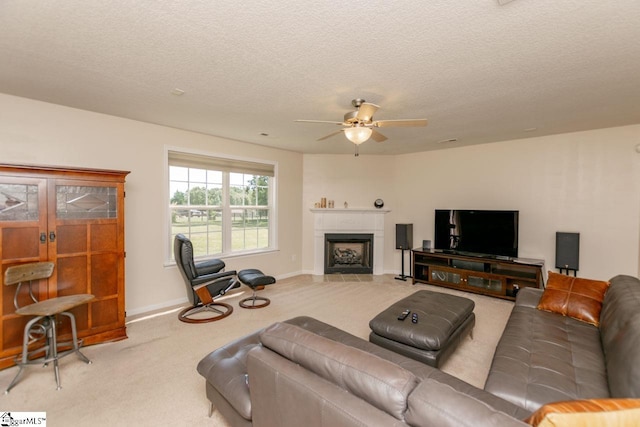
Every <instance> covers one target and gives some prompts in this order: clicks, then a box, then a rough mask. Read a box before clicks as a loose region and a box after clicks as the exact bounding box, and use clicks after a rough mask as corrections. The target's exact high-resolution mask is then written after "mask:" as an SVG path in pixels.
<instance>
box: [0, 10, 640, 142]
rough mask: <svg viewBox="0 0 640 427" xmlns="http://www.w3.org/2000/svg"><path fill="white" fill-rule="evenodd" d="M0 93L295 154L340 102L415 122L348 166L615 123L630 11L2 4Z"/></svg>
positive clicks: (631, 36)
mask: <svg viewBox="0 0 640 427" xmlns="http://www.w3.org/2000/svg"><path fill="white" fill-rule="evenodd" d="M503 3H504V2H503ZM175 88H179V89H181V90H184V91H185V93H184V95H182V96H176V95H173V94H171V91H172V90H173V89H175ZM0 92H4V93H7V94H12V95H18V96H23V97H27V98H33V99H38V100H42V101H47V102H53V103H56V104H62V105H67V106H71V107H75V108H81V109H85V110H91V111H97V112H101V113H106V114H111V115H115V116H121V117H128V118H132V119H135V120H141V121H145V122H151V123H158V124H163V125H167V126H172V127H176V128H181V129H188V130H193V131H197V132H202V133H205V134H211V135H217V136H222V137H225V138H231V139H235V140H241V141H247V142H252V143H256V144H263V145H270V146H274V147H279V148H283V149H287V150H294V151H300V152H306V153H351V152H353V145H352V144H351V143H349V142H348V141H347V140H346V139H345V138H344V137H343V136H342V135H338V136H335V137H333V138H330V139H328V140H325V141H319V142H318V141H316V140H317V139H318V138H320V137H322V136H324V135H326V134H328V133H330V132H333V131H335V130H337V129H338V127H337V126H333V125H324V124H303V123H295V122H294V120H296V119H316V120H329V121H340V120H342V117H343V115H344V113H346V112H348V111H351V110H353V108H352V106H351V100H352V99H353V98H364V99H366V100H367V101H368V102H373V103H376V104H379V105H380V106H381V108H380V110H378V112H377V113H376V115H375V119H378V120H380V119H402V118H427V119H429V125H428V126H427V127H426V128H391V129H389V128H385V129H381V131H382V133H384V134H385V135H386V136H387V137H388V138H389V140H388V141H386V142H384V143H376V142H374V141H368V142H366V143H365V144H363V145H362V146H361V148H360V152H361V154H386V153H410V152H417V151H426V150H433V149H440V148H444V147H451V146H459V145H470V144H479V143H485V142H492V141H500V140H508V139H517V138H526V137H531V136H539V135H548V134H555V133H562V132H571V131H577V130H587V129H594V128H602V127H610V126H619V125H627V124H633V123H640V1H639V0H618V1H615V2H614V1H603V0H561V1H558V0H515V1H511V2H507V3H506V4H504V5H500V2H498V1H497V0H429V1H423V0H403V1H400V0H398V1H394V2H391V1H383V0H352V1H346V2H345V1H338V0H325V1H322V2H301V1H293V0H272V1H265V0H261V1H258V0H255V1H251V0H248V1H246V2H239V1H214V0H200V1H198V0H191V1H188V0H182V1H175V0H136V1H131V0H109V1H104V0H58V1H50V0H49V1H44V0H2V1H1V2H0ZM530 128H536V129H537V130H535V131H532V132H525V129H530ZM261 133H266V134H268V136H263V135H261ZM450 138H457V139H458V142H455V143H451V144H439V143H438V141H441V140H445V139H450Z"/></svg>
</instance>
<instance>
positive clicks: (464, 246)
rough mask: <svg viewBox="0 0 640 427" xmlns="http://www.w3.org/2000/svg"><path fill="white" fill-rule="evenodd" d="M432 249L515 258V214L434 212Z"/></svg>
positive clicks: (512, 212) (491, 211)
mask: <svg viewBox="0 0 640 427" xmlns="http://www.w3.org/2000/svg"><path fill="white" fill-rule="evenodd" d="M434 248H435V249H441V250H447V251H453V252H460V253H464V252H470V253H473V254H478V255H497V256H507V257H517V256H518V211H494V210H449V209H436V217H435V236H434Z"/></svg>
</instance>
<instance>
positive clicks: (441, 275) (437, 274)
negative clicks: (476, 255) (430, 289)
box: [431, 270, 462, 285]
mask: <svg viewBox="0 0 640 427" xmlns="http://www.w3.org/2000/svg"><path fill="white" fill-rule="evenodd" d="M431 280H433V281H434V282H447V283H455V284H456V285H457V284H460V283H461V282H462V276H461V275H460V274H458V273H452V272H450V271H443V270H431Z"/></svg>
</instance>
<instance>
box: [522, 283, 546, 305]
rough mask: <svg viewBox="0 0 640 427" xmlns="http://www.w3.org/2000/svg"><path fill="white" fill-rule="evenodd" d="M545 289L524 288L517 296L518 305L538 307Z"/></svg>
mask: <svg viewBox="0 0 640 427" xmlns="http://www.w3.org/2000/svg"><path fill="white" fill-rule="evenodd" d="M543 292H544V290H543V289H537V288H522V289H520V292H518V296H517V297H516V305H518V306H521V307H531V308H536V307H538V303H539V302H540V298H542V293H543Z"/></svg>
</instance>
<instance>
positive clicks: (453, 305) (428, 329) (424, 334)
mask: <svg viewBox="0 0 640 427" xmlns="http://www.w3.org/2000/svg"><path fill="white" fill-rule="evenodd" d="M474 307H475V303H474V302H473V301H472V300H470V299H468V298H462V297H458V296H455V295H449V294H443V293H439V292H431V291H418V292H415V293H414V294H412V295H409V296H408V297H406V298H404V299H402V300H400V301H398V302H396V303H395V304H392V305H391V306H390V307H389V308H387V309H386V310H384V311H382V312H381V313H380V314H378V315H377V316H376V317H374V318H373V319H372V320H371V321H370V322H369V327H370V328H371V334H370V335H369V341H371V342H372V343H374V344H377V345H379V346H381V347H385V348H387V349H389V350H392V351H395V352H396V353H400V354H403V355H405V356H407V357H410V358H412V359H415V360H418V361H420V362H423V363H426V364H428V365H430V366H433V367H435V368H437V367H439V366H440V365H441V364H442V363H444V361H445V360H446V359H447V358H448V357H449V356H450V355H451V354H452V353H453V351H454V350H455V349H456V347H457V346H458V344H459V343H460V341H461V340H462V338H464V337H465V336H466V335H467V334H469V333H471V331H472V330H473V326H474V325H475V323H476V317H475V314H473V308H474ZM404 310H411V313H410V314H409V315H408V316H407V318H406V319H404V320H398V316H399V315H400V314H401V313H402V312H403V311H404ZM414 314H417V322H416V323H414V322H413V321H412V316H413V315H414Z"/></svg>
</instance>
